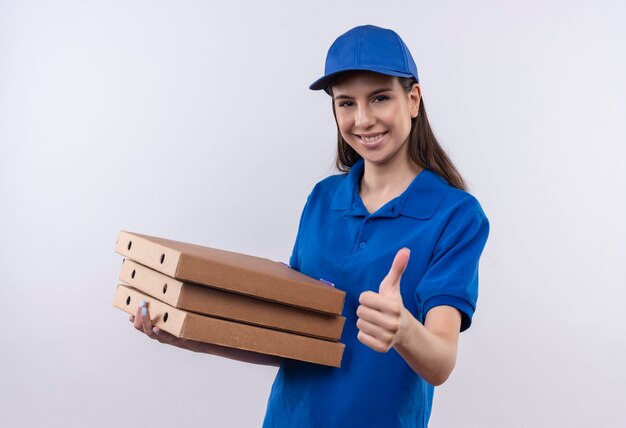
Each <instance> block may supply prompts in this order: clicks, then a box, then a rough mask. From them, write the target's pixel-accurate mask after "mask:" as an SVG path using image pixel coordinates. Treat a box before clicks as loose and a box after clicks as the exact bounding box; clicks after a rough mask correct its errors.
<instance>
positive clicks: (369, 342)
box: [356, 331, 389, 352]
mask: <svg viewBox="0 0 626 428" xmlns="http://www.w3.org/2000/svg"><path fill="white" fill-rule="evenodd" d="M356 337H357V339H359V342H361V343H362V344H364V345H366V346H369V347H370V348H372V349H373V350H374V351H376V352H387V351H388V350H389V348H388V347H387V346H386V345H385V344H384V343H382V342H381V341H380V340H378V339H376V338H375V337H372V336H370V335H369V334H367V333H365V332H362V331H359V333H358V334H357V336H356Z"/></svg>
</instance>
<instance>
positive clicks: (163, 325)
mask: <svg viewBox="0 0 626 428" xmlns="http://www.w3.org/2000/svg"><path fill="white" fill-rule="evenodd" d="M142 299H143V300H145V301H146V302H147V304H148V308H149V310H150V316H151V318H152V323H153V324H154V325H156V326H157V327H159V328H160V329H162V330H164V331H166V332H168V333H171V334H173V335H174V336H176V337H181V338H186V339H191V340H196V341H200V342H205V343H212V344H216V345H221V346H226V347H229V348H236V349H243V350H246V351H253V352H259V353H262V354H267V355H275V356H278V357H284V358H291V359H295V360H300V361H307V362H310V363H316V364H322V365H327V366H332V367H341V359H342V357H343V351H344V349H345V345H344V344H343V343H340V342H334V341H330V340H323V339H317V338H314V337H307V336H301V335H297V334H293V333H287V332H284V331H278V330H272V329H268V328H263V327H257V326H253V325H249V324H242V323H238V322H234V321H227V320H223V319H218V318H213V317H209V316H206V315H200V314H196V313H192V312H187V311H184V310H181V309H177V308H174V307H173V306H170V305H168V304H167V303H164V302H161V301H159V300H157V299H155V298H153V297H150V296H148V295H146V294H144V293H141V292H140V291H138V290H135V289H133V288H132V287H129V286H126V285H123V284H119V285H118V286H117V291H116V293H115V299H114V301H113V305H114V306H115V307H117V308H119V309H121V310H123V311H124V312H127V313H129V314H135V313H136V311H137V307H138V306H139V302H140V301H141V300H142Z"/></svg>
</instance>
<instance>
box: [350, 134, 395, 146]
mask: <svg viewBox="0 0 626 428" xmlns="http://www.w3.org/2000/svg"><path fill="white" fill-rule="evenodd" d="M387 133H388V132H387V131H384V132H377V133H375V134H374V133H372V134H369V135H366V134H361V135H357V134H354V135H355V136H356V137H357V138H358V139H359V142H360V143H361V144H362V145H363V146H365V147H368V148H372V147H376V146H378V145H379V144H380V143H381V142H382V141H383V140H384V139H385V137H386V136H387ZM381 134H382V137H380V138H379V139H378V140H376V141H372V142H366V141H364V140H363V138H362V137H373V136H375V135H381Z"/></svg>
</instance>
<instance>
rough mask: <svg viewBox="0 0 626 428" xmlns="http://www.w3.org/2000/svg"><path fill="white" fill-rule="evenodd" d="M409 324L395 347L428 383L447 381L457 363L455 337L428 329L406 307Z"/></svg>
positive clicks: (438, 383)
mask: <svg viewBox="0 0 626 428" xmlns="http://www.w3.org/2000/svg"><path fill="white" fill-rule="evenodd" d="M403 311H405V314H404V315H405V316H406V318H405V319H406V320H407V326H406V329H405V330H404V333H403V335H402V336H401V337H399V338H398V341H397V342H396V344H395V345H394V349H395V350H396V351H398V353H399V354H400V355H401V356H402V358H404V360H405V361H406V362H407V364H408V365H409V366H410V367H411V368H412V369H413V371H415V372H416V373H417V374H418V375H420V376H421V377H422V378H424V379H425V380H426V381H427V382H428V383H430V384H432V385H435V386H438V385H441V384H442V383H444V382H445V381H446V380H447V379H448V377H449V376H450V373H452V370H453V369H454V365H455V363H456V355H457V340H456V337H450V336H447V335H446V334H444V333H437V332H433V331H430V330H428V329H427V328H426V327H425V326H424V325H423V324H421V323H420V322H419V321H418V320H417V319H415V317H414V316H413V315H412V314H411V313H410V312H409V311H408V310H407V309H406V308H403Z"/></svg>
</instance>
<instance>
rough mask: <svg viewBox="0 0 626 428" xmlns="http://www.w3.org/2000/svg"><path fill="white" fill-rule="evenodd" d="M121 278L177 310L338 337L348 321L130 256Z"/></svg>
mask: <svg viewBox="0 0 626 428" xmlns="http://www.w3.org/2000/svg"><path fill="white" fill-rule="evenodd" d="M120 280H121V281H122V282H125V283H126V284H129V285H132V286H133V287H134V288H136V289H137V290H139V291H141V292H143V293H146V294H148V295H150V296H152V297H154V298H156V299H159V300H161V301H162V302H165V303H167V304H169V305H171V306H174V307H176V308H178V309H183V310H186V311H190V312H198V313H200V314H204V315H210V316H214V317H218V318H226V319H230V320H233V321H239V322H244V323H248V324H255V325H260V326H261V327H268V328H274V329H278V330H284V331H291V332H293V333H297V334H305V335H307V336H315V337H321V338H324V339H329V340H339V339H340V338H341V332H342V329H343V325H344V322H345V318H344V317H342V316H339V315H330V314H325V313H322V312H314V311H308V310H305V309H301V308H297V307H295V306H287V305H281V304H279V303H274V302H270V301H267V300H261V299H255V298H253V297H248V296H244V295H242V294H235V293H229V292H226V291H221V290H217V289H213V288H209V287H203V286H200V285H195V284H190V283H186V282H182V281H179V280H177V279H174V278H171V277H169V276H167V275H165V274H162V273H160V272H157V271H155V270H153V269H150V268H149V267H146V266H143V265H141V264H139V263H136V262H134V261H132V260H128V259H126V260H124V262H123V264H122V271H121V273H120Z"/></svg>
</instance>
